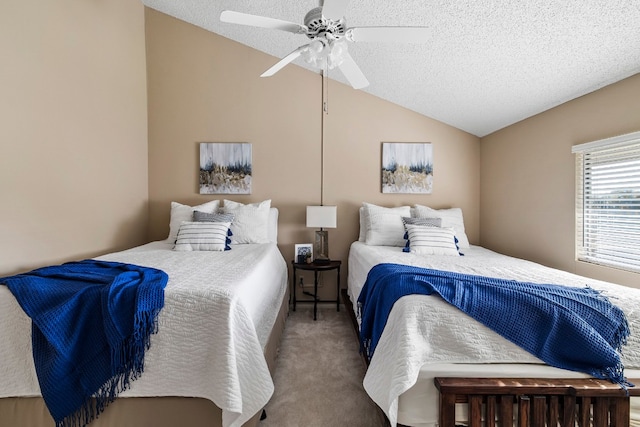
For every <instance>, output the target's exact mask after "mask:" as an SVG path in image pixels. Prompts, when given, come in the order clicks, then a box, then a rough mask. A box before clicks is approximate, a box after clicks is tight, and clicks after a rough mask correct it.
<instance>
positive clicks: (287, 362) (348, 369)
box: [260, 304, 385, 427]
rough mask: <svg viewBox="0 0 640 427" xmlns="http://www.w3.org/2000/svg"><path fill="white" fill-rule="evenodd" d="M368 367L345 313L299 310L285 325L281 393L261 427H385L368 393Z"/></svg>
mask: <svg viewBox="0 0 640 427" xmlns="http://www.w3.org/2000/svg"><path fill="white" fill-rule="evenodd" d="M364 372H365V367H364V365H363V363H362V360H361V359H360V355H359V354H358V344H357V341H356V335H355V332H354V331H353V326H352V324H351V320H350V319H349V317H348V315H347V313H345V311H344V307H341V309H340V312H336V309H335V306H334V305H333V304H332V305H326V306H319V307H318V320H316V321H315V322H314V321H313V306H312V305H310V304H308V305H307V304H298V307H297V311H295V312H294V311H291V312H290V313H289V318H288V319H287V323H286V325H285V331H284V336H283V338H282V343H281V347H280V354H279V356H278V360H277V368H276V374H275V378H274V381H275V393H274V395H273V397H272V398H271V401H270V402H269V404H268V405H267V406H266V408H265V409H266V412H267V418H266V419H265V420H263V421H262V422H261V423H260V427H316V426H317V427H332V426H335V427H342V426H350V427H379V426H384V425H385V424H384V418H383V417H382V415H381V412H380V411H379V410H378V409H377V406H376V405H375V404H374V403H373V402H372V401H371V400H370V399H369V397H368V396H367V394H366V392H365V391H364V389H363V387H362V379H363V378H364Z"/></svg>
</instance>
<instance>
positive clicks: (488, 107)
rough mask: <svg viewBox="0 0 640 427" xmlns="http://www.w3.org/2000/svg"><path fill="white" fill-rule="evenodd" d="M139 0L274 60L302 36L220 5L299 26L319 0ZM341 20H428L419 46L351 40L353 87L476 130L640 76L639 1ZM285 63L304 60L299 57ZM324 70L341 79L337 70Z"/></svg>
mask: <svg viewBox="0 0 640 427" xmlns="http://www.w3.org/2000/svg"><path fill="white" fill-rule="evenodd" d="M143 3H144V4H145V5H146V6H148V7H150V8H152V9H156V10H158V11H160V12H163V13H166V14H168V15H170V16H173V17H176V18H178V19H181V20H184V21H186V22H189V23H191V24H194V25H197V26H199V27H202V28H204V29H207V30H209V31H212V32H214V33H217V34H220V35H222V36H224V37H227V38H230V39H232V40H236V41H238V42H240V43H243V44H245V45H248V46H251V47H253V48H255V49H258V50H261V51H263V52H266V53H268V54H271V55H273V56H275V57H277V58H274V63H275V62H277V61H278V59H279V58H281V57H284V56H285V55H287V54H288V53H290V52H291V51H293V50H294V49H295V48H297V47H298V46H300V45H302V44H305V43H307V41H308V39H307V38H306V36H304V35H299V34H291V33H286V32H282V31H277V30H268V29H263V28H255V27H247V26H242V25H235V24H228V23H222V22H220V20H219V17H220V12H222V11H223V10H234V11H238V12H243V13H249V14H253V15H262V16H268V17H271V18H277V19H282V20H285V21H291V22H296V23H303V19H304V15H305V14H306V13H307V12H308V11H309V10H310V9H312V8H314V7H316V6H318V5H319V2H318V1H307V0H302V1H301V0H143ZM345 16H346V22H347V26H348V27H356V26H426V27H429V28H430V29H431V30H432V37H431V39H430V40H429V41H428V42H427V43H422V44H400V43H364V42H363V43H350V44H349V52H350V53H351V56H352V57H353V58H354V59H355V61H356V63H357V64H358V65H359V66H360V68H361V70H362V71H363V73H364V74H365V76H366V77H367V79H368V80H369V82H370V85H369V86H368V87H366V88H364V89H362V90H363V91H365V92H368V93H371V94H373V95H375V96H378V97H380V98H383V99H386V100H388V101H391V102H393V103H396V104H399V105H401V106H404V107H406V108H408V109H410V110H413V111H416V112H418V113H421V114H423V115H425V116H428V117H432V118H434V119H437V120H440V121H442V122H444V123H447V124H450V125H452V126H455V127H457V128H459V129H462V130H465V131H467V132H469V133H471V134H474V135H477V136H485V135H487V134H490V133H492V132H494V131H496V130H499V129H501V128H503V127H505V126H508V125H510V124H513V123H515V122H518V121H520V120H523V119H525V118H527V117H530V116H533V115H535V114H538V113H540V112H542V111H545V110H547V109H549V108H552V107H554V106H556V105H559V104H562V103H564V102H566V101H569V100H571V99H574V98H577V97H579V96H581V95H584V94H587V93H589V92H592V91H594V90H596V89H599V88H601V87H603V86H606V85H608V84H611V83H614V82H616V81H619V80H621V79H624V78H626V77H629V76H631V75H634V74H636V73H638V72H640V0H482V1H480V0H458V1H456V0H430V1H425V0H407V1H374V0H350V2H349V5H348V7H347V11H346V14H345ZM203 53H205V54H206V52H203ZM294 64H297V65H300V66H303V67H306V68H309V66H308V65H307V64H306V63H305V62H304V61H303V60H302V59H300V58H299V59H297V60H296V61H294ZM310 69H311V68H310ZM263 71H265V70H255V72H256V74H257V75H259V74H261V73H262V72H263ZM329 77H330V78H332V79H335V80H338V81H340V82H342V83H347V81H346V80H345V79H344V77H343V76H342V74H341V72H340V71H339V70H337V69H336V70H332V71H330V72H329ZM270 78H278V75H277V74H276V75H275V76H274V77H270Z"/></svg>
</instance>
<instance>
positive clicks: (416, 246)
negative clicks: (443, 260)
mask: <svg viewBox="0 0 640 427" xmlns="http://www.w3.org/2000/svg"><path fill="white" fill-rule="evenodd" d="M406 227H407V237H408V240H407V245H406V246H405V248H404V249H403V251H404V252H411V253H415V254H420V255H452V256H460V252H459V251H458V245H457V244H456V234H455V231H454V230H453V228H440V227H431V226H424V225H413V224H407V225H406Z"/></svg>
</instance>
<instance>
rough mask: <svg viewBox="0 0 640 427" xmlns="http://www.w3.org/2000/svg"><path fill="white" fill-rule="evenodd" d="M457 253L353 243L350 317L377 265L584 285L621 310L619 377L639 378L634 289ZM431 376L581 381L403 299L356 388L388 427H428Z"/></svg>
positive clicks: (436, 302)
mask: <svg viewBox="0 0 640 427" xmlns="http://www.w3.org/2000/svg"><path fill="white" fill-rule="evenodd" d="M462 252H463V253H464V255H465V256H460V257H457V256H448V255H418V254H414V253H405V252H403V251H402V247H394V246H374V245H367V244H366V243H364V242H361V241H358V242H354V243H353V244H352V245H351V248H350V252H349V276H348V294H349V298H350V300H351V302H352V303H353V306H354V310H356V301H357V299H358V296H359V294H360V291H361V289H362V286H363V285H364V282H365V280H366V277H367V273H368V272H369V270H370V269H371V268H372V267H373V266H374V265H376V264H379V263H383V262H390V263H398V264H408V265H415V266H420V267H428V268H433V269H439V270H447V271H455V272H460V273H468V274H475V275H482V276H489V277H496V278H508V279H514V280H522V281H529V282H535V283H558V284H564V285H569V286H581V287H582V286H585V285H589V286H591V287H593V288H595V289H599V290H602V291H603V292H604V293H605V294H606V295H608V296H609V297H610V298H611V300H612V302H613V303H614V304H616V305H618V306H619V307H621V308H622V309H623V310H624V312H625V314H626V316H627V318H628V321H629V324H630V328H631V336H630V338H629V340H628V344H627V345H626V346H625V348H624V349H623V352H624V354H623V362H624V365H625V374H626V376H627V378H640V290H638V289H632V288H628V287H624V286H619V285H615V284H610V283H605V282H600V281H596V280H592V279H587V278H584V277H580V276H577V275H573V274H570V273H567V272H563V271H560V270H555V269H551V268H548V267H544V266H542V265H539V264H535V263H532V262H528V261H524V260H521V259H516V258H512V257H507V256H504V255H500V254H498V253H495V252H492V251H489V250H487V249H485V248H482V247H478V246H470V247H468V248H466V249H464V250H462ZM356 315H357V312H356ZM436 376H440V377H443V376H452V377H519V378H525V377H529V378H574V377H575V378H581V377H588V376H587V375H585V374H581V373H578V372H572V371H567V370H562V369H557V368H553V367H550V366H548V365H545V364H544V363H543V362H542V361H540V360H539V359H537V358H536V357H534V356H532V355H531V354H529V353H528V352H526V351H524V350H522V349H521V348H519V347H518V346H516V345H515V344H513V343H511V342H510V341H508V340H506V339H504V338H502V337H501V336H499V335H497V334H496V333H495V332H493V331H491V330H490V329H488V328H487V327H485V326H484V325H482V324H480V323H478V322H477V321H476V320H474V319H472V318H471V317H469V316H467V315H466V314H464V313H463V312H461V311H459V310H458V309H457V308H455V307H453V306H451V305H449V304H448V303H446V302H444V301H443V300H442V299H441V298H439V297H433V296H422V295H412V296H407V297H403V298H401V299H400V300H398V301H397V302H396V304H395V305H394V307H393V309H392V311H391V313H390V316H389V319H388V321H387V325H386V327H385V329H384V332H383V334H382V336H381V338H380V341H379V343H378V346H377V348H376V350H375V353H374V355H373V358H372V360H371V362H370V365H369V367H368V370H367V373H366V375H365V378H364V388H365V390H366V391H367V393H368V394H369V396H370V397H371V398H372V399H373V400H374V401H375V402H376V403H377V404H378V405H379V406H380V407H381V408H382V409H383V410H384V412H385V413H386V415H387V417H388V419H389V420H390V422H391V425H395V423H396V422H397V423H398V424H401V425H407V426H419V427H422V426H430V427H431V426H435V425H436V424H437V422H438V393H437V390H436V388H435V386H434V383H433V378H434V377H436ZM639 386H640V384H639ZM631 400H632V408H631V412H632V414H631V422H632V425H640V402H638V401H637V400H638V399H637V398H632V399H631Z"/></svg>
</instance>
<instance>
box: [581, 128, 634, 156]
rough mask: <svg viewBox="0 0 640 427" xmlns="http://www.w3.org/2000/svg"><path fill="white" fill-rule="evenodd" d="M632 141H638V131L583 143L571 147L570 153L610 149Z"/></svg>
mask: <svg viewBox="0 0 640 427" xmlns="http://www.w3.org/2000/svg"><path fill="white" fill-rule="evenodd" d="M634 140H640V131H638V132H631V133H627V134H624V135H618V136H612V137H611V138H605V139H600V140H598V141H591V142H585V143H583V144H578V145H574V146H573V147H571V152H572V153H583V152H585V151H591V150H594V149H601V148H610V147H613V146H615V145H618V144H620V145H622V144H627V143H629V142H631V141H634Z"/></svg>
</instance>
